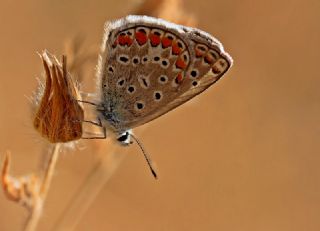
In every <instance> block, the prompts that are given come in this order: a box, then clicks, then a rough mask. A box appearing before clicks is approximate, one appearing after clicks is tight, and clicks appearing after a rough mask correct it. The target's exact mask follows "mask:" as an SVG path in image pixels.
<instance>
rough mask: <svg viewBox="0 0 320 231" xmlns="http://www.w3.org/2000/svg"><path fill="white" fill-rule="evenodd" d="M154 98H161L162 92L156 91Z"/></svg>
mask: <svg viewBox="0 0 320 231" xmlns="http://www.w3.org/2000/svg"><path fill="white" fill-rule="evenodd" d="M154 98H155V99H156V100H159V99H161V94H160V93H159V92H156V93H154Z"/></svg>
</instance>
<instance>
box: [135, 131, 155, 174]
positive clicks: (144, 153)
mask: <svg viewBox="0 0 320 231" xmlns="http://www.w3.org/2000/svg"><path fill="white" fill-rule="evenodd" d="M130 136H131V137H132V138H133V139H134V140H135V141H136V143H137V144H138V146H139V147H140V149H141V151H142V153H143V155H144V158H145V159H146V161H147V163H148V166H149V168H150V170H151V173H152V175H153V176H154V178H156V179H157V178H158V177H157V173H156V171H155V170H154V169H153V167H152V164H151V163H152V161H151V159H150V157H149V155H148V154H147V152H146V150H145V149H144V147H143V145H142V143H141V142H140V141H139V140H138V138H137V137H135V136H134V135H133V134H130Z"/></svg>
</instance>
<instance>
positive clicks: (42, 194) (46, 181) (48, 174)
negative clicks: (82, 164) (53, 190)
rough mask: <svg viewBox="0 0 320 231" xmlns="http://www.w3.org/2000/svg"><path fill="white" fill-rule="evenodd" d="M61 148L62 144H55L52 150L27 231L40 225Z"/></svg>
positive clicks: (32, 230)
mask: <svg viewBox="0 0 320 231" xmlns="http://www.w3.org/2000/svg"><path fill="white" fill-rule="evenodd" d="M60 146H61V144H59V143H58V144H55V145H54V146H53V148H52V151H51V155H50V159H49V161H48V164H47V167H46V169H45V171H44V177H43V179H42V183H41V186H40V191H39V196H38V197H37V198H35V201H34V205H33V208H32V210H31V211H30V215H29V217H28V218H27V221H26V225H25V228H24V230H25V231H34V230H36V227H37V225H38V223H39V218H40V216H41V212H42V208H43V204H44V201H45V199H46V196H47V193H48V190H49V188H50V185H51V181H52V176H53V173H54V169H55V166H56V163H57V160H58V156H59V150H60Z"/></svg>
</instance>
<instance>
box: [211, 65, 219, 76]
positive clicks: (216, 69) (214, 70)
mask: <svg viewBox="0 0 320 231" xmlns="http://www.w3.org/2000/svg"><path fill="white" fill-rule="evenodd" d="M212 72H213V73H214V74H220V72H221V71H220V70H219V68H218V67H216V66H213V67H212Z"/></svg>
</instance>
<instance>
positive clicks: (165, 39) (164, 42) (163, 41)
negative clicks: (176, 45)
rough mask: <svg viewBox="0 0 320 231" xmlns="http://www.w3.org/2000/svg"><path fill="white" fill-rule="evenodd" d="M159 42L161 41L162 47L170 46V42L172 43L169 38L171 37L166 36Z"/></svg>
mask: <svg viewBox="0 0 320 231" xmlns="http://www.w3.org/2000/svg"><path fill="white" fill-rule="evenodd" d="M161 42H162V47H163V48H167V47H170V46H171V44H172V40H171V39H168V38H166V37H164V38H163V39H162V41H161Z"/></svg>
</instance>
